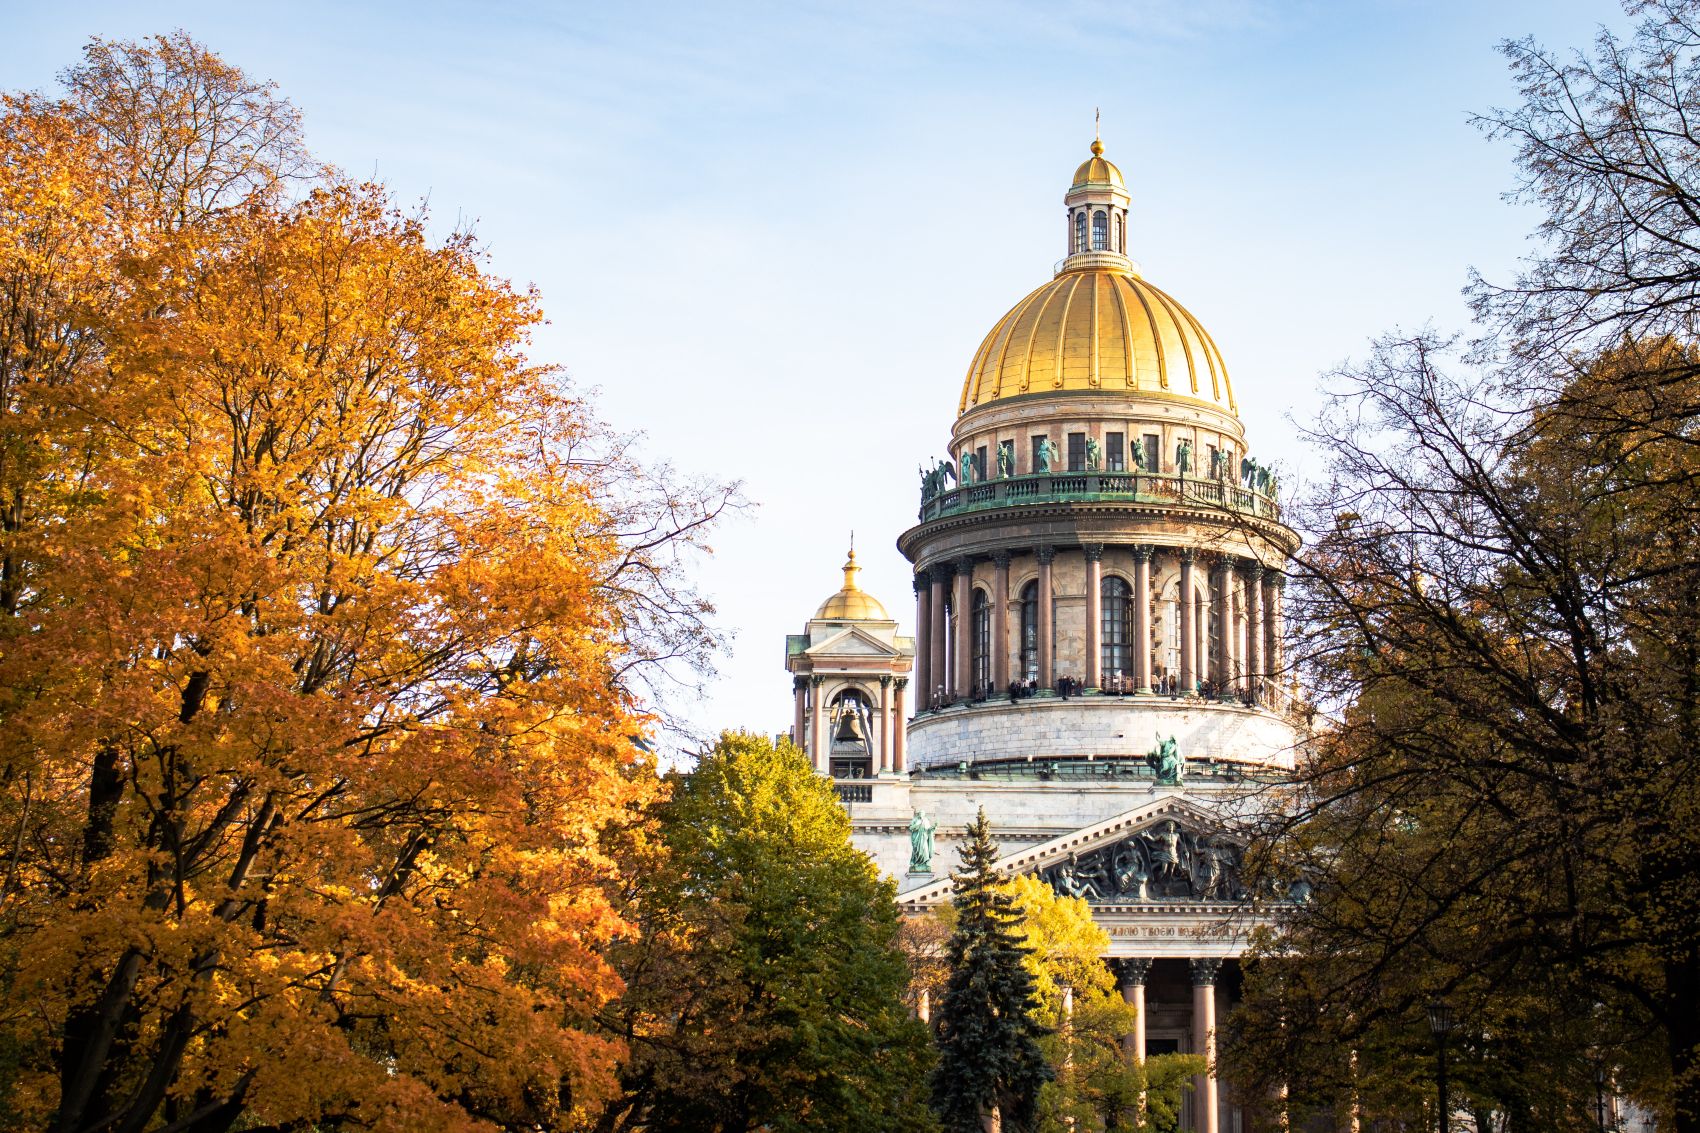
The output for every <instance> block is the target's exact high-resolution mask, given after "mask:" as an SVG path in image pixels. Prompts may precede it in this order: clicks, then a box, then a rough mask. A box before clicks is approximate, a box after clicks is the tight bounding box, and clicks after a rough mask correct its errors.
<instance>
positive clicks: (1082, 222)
mask: <svg viewBox="0 0 1700 1133" xmlns="http://www.w3.org/2000/svg"><path fill="white" fill-rule="evenodd" d="M1074 250H1075V251H1077V252H1084V251H1085V250H1086V210H1085V209H1081V210H1080V211H1079V212H1077V213H1075V214H1074Z"/></svg>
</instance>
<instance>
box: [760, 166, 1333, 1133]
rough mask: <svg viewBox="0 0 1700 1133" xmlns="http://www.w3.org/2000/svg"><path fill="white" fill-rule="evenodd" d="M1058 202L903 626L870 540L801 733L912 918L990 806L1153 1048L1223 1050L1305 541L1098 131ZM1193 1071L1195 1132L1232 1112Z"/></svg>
mask: <svg viewBox="0 0 1700 1133" xmlns="http://www.w3.org/2000/svg"><path fill="white" fill-rule="evenodd" d="M1064 205H1065V226H1066V227H1065V239H1066V249H1067V255H1066V256H1065V257H1064V258H1063V259H1062V260H1061V261H1059V262H1058V263H1057V264H1056V265H1055V268H1054V272H1053V278H1052V279H1051V280H1050V281H1048V282H1046V283H1045V284H1043V285H1042V286H1040V287H1038V288H1037V289H1036V290H1034V291H1033V292H1032V293H1030V294H1029V295H1027V296H1026V297H1024V298H1022V299H1021V300H1020V301H1019V302H1017V303H1016V304H1015V305H1014V306H1013V307H1012V308H1011V309H1010V310H1009V312H1008V313H1007V314H1005V315H1004V316H1003V317H1002V318H1001V319H999V320H998V321H997V322H996V323H995V324H994V325H993V327H992V329H991V331H990V332H989V333H988V334H987V335H986V337H985V339H984V341H983V342H982V343H981V344H980V348H979V350H978V351H977V352H976V353H975V355H974V357H973V359H972V361H971V362H970V364H969V367H968V373H967V377H966V379H965V380H964V382H963V387H962V395H961V399H960V402H959V404H958V411H957V416H956V419H955V421H954V422H953V423H952V425H951V429H950V447H949V452H950V453H951V459H950V460H948V461H941V462H939V463H938V464H937V465H935V466H934V467H932V468H930V469H923V473H922V485H921V500H920V508H919V512H918V513H917V515H916V520H915V523H914V524H913V526H911V527H909V528H908V529H907V530H906V531H904V532H903V533H902V534H901V535H900V536H899V537H898V547H899V549H900V550H901V551H902V552H903V554H904V556H905V557H906V558H907V559H908V560H909V561H910V562H911V563H912V564H913V565H914V598H915V623H914V624H915V634H914V636H913V637H906V636H900V635H899V634H898V624H897V622H896V620H895V619H893V618H891V617H890V616H889V615H888V613H887V610H886V608H885V607H884V606H883V605H882V604H881V603H880V602H879V601H877V600H876V599H874V598H873V597H872V596H871V595H869V594H867V593H866V592H864V591H863V590H861V588H860V586H859V584H858V582H857V577H856V575H857V567H856V563H855V556H854V553H853V552H852V554H851V557H850V560H849V561H848V562H847V563H846V564H845V567H844V585H843V587H842V588H841V589H840V590H839V591H838V592H837V593H835V594H833V595H832V596H831V597H829V598H828V599H827V600H826V601H825V602H824V603H822V605H821V607H820V608H819V609H818V610H817V611H816V614H815V617H814V618H812V619H810V620H809V622H808V624H807V626H806V628H805V631H804V632H803V633H802V634H798V635H793V636H791V637H790V638H789V639H788V641H787V653H786V663H787V668H788V669H789V670H790V671H791V673H792V675H793V695H794V704H793V719H792V737H793V738H794V739H795V741H796V742H797V743H798V744H799V746H801V747H802V748H803V749H804V750H805V751H806V752H807V753H809V755H810V756H811V758H812V759H813V762H814V766H815V769H816V770H817V772H819V773H820V774H822V775H829V776H831V777H832V779H833V780H834V782H835V784H836V785H837V788H838V791H839V795H840V798H841V799H842V800H843V801H844V804H845V806H846V807H847V808H848V810H849V812H850V816H851V822H852V828H853V838H854V840H855V842H856V844H857V845H858V846H859V847H860V848H862V849H864V850H865V851H866V852H867V853H869V854H870V855H871V856H872V857H873V858H874V860H875V861H876V862H877V863H878V864H879V866H880V868H881V869H882V870H883V871H885V872H886V873H887V874H889V875H890V876H892V877H893V878H895V879H896V880H897V883H898V887H899V901H900V903H901V904H902V905H903V907H904V908H905V909H906V910H907V911H921V910H924V909H926V908H929V907H932V906H934V905H937V904H940V903H942V902H945V901H948V900H949V897H950V880H949V870H950V869H951V868H952V866H953V864H954V863H955V860H956V855H955V852H954V851H955V847H956V844H957V843H958V841H959V839H960V837H961V832H962V830H963V828H964V827H965V826H966V825H967V824H968V823H969V822H970V821H972V820H973V818H974V816H975V814H976V812H977V811H979V810H981V809H982V808H983V809H984V810H985V812H986V815H987V817H988V818H989V820H990V822H991V825H992V827H993V832H994V837H995V838H996V839H997V841H998V843H999V845H1000V847H1001V849H1002V852H1003V858H1002V861H1001V863H1000V868H1001V869H1002V870H1003V871H1004V872H1005V873H1008V874H1017V873H1026V874H1034V875H1037V876H1039V877H1041V878H1043V879H1044V880H1045V881H1047V882H1048V883H1049V884H1051V885H1052V886H1053V887H1055V888H1056V889H1057V890H1058V891H1059V892H1062V893H1067V894H1070V895H1074V896H1079V897H1082V898H1084V899H1085V900H1086V901H1088V902H1089V903H1090V904H1091V907H1092V909H1093V914H1094V917H1095V918H1096V919H1097V921H1098V922H1099V923H1100V924H1101V925H1102V926H1103V927H1104V928H1105V930H1106V931H1107V932H1108V934H1109V937H1110V940H1111V945H1110V957H1109V958H1110V960H1111V961H1112V964H1113V966H1114V968H1115V970H1116V972H1117V974H1118V978H1119V979H1120V981H1121V983H1122V989H1123V994H1124V995H1125V996H1126V997H1127V998H1128V999H1129V1000H1130V1001H1132V1002H1133V1003H1134V1004H1135V1006H1136V1007H1138V1008H1139V1023H1138V1027H1139V1030H1138V1032H1137V1033H1136V1034H1135V1035H1134V1036H1133V1037H1132V1041H1131V1049H1132V1050H1133V1051H1134V1052H1135V1054H1136V1056H1139V1057H1143V1056H1144V1055H1145V1054H1146V1053H1163V1052H1170V1051H1180V1052H1194V1053H1202V1054H1205V1055H1207V1056H1211V1060H1212V1064H1213V1061H1214V1060H1213V1055H1214V1041H1215V1040H1214V1036H1215V1031H1216V1026H1217V1023H1218V1021H1219V1019H1220V1018H1221V1016H1222V1014H1223V1013H1224V1012H1225V1011H1226V1009H1227V1007H1228V1006H1229V1004H1230V1003H1231V1001H1232V999H1233V998H1234V996H1235V995H1236V994H1237V988H1238V983H1239V966H1238V958H1239V956H1240V954H1241V953H1242V952H1243V951H1244V949H1245V948H1246V946H1247V941H1248V935H1249V932H1250V929H1251V928H1252V927H1253V923H1254V922H1253V921H1252V920H1251V918H1250V916H1249V915H1248V914H1247V913H1246V911H1245V910H1246V908H1247V905H1246V902H1245V900H1244V898H1245V896H1246V894H1245V892H1244V888H1243V885H1242V883H1241V877H1240V855H1241V848H1242V845H1243V843H1242V842H1241V841H1240V840H1239V837H1238V836H1237V834H1236V830H1237V829H1238V828H1239V827H1240V825H1241V821H1242V820H1243V819H1244V817H1246V813H1247V810H1248V808H1252V807H1256V806H1259V805H1263V804H1262V803H1261V802H1260V798H1261V797H1262V796H1263V795H1264V794H1265V793H1266V792H1265V790H1264V788H1266V787H1268V786H1269V785H1271V784H1278V783H1279V782H1280V781H1281V780H1282V779H1283V778H1284V777H1285V775H1286V774H1287V773H1288V772H1290V771H1291V769H1292V767H1293V765H1294V757H1295V753H1296V750H1297V748H1298V745H1299V744H1300V743H1301V742H1302V736H1303V731H1302V726H1301V721H1300V718H1299V715H1298V713H1297V711H1296V708H1295V706H1294V705H1293V704H1292V702H1291V701H1290V699H1289V696H1288V694H1287V693H1286V692H1285V691H1284V690H1283V688H1282V685H1281V682H1280V681H1279V679H1278V677H1279V675H1280V674H1281V672H1282V669H1283V666H1282V645H1281V642H1282V626H1281V603H1282V589H1283V578H1284V575H1283V566H1284V564H1285V563H1286V561H1287V559H1288V556H1289V555H1290V554H1291V553H1292V552H1293V551H1294V550H1295V549H1296V548H1297V545H1298V539H1297V536H1296V535H1295V534H1294V532H1293V531H1292V530H1291V529H1289V528H1288V527H1287V526H1285V525H1284V524H1283V523H1282V520H1281V511H1280V507H1279V504H1278V502H1277V491H1276V484H1275V482H1274V479H1273V477H1272V475H1271V474H1270V473H1269V471H1268V470H1267V469H1266V468H1264V467H1262V466H1260V465H1259V463H1258V462H1257V460H1256V459H1255V457H1254V455H1253V451H1254V450H1253V449H1252V447H1251V445H1250V443H1249V441H1248V438H1247V434H1246V431H1245V427H1244V425H1243V423H1242V422H1241V420H1240V417H1239V408H1238V404H1237V402H1236V400H1235V397H1234V389H1233V385H1232V382H1231V380H1230V377H1229V372H1228V366H1227V363H1226V362H1225V360H1224V359H1223V357H1222V354H1221V352H1220V351H1219V350H1218V349H1217V348H1216V344H1215V343H1214V342H1213V341H1212V339H1211V337H1210V335H1209V333H1208V332H1207V331H1205V329H1204V327H1203V326H1202V325H1201V324H1200V323H1199V321H1198V320H1197V319H1196V318H1194V317H1193V315H1192V314H1191V313H1190V312H1188V311H1187V309H1186V308H1185V307H1183V306H1182V305H1181V304H1180V303H1179V302H1177V301H1176V300H1175V299H1174V298H1173V297H1171V296H1170V295H1169V294H1168V293H1166V292H1164V291H1162V290H1161V289H1159V288H1158V287H1156V286H1155V285H1153V284H1151V283H1150V282H1148V281H1146V280H1145V278H1144V277H1143V275H1142V274H1141V272H1140V269H1139V267H1138V265H1137V264H1135V263H1134V262H1133V261H1132V260H1131V259H1130V258H1129V257H1128V254H1127V245H1128V237H1129V223H1128V205H1129V195H1128V192H1127V189H1126V186H1125V184H1124V183H1123V180H1122V176H1121V173H1120V171H1119V170H1118V169H1117V168H1116V167H1115V166H1114V165H1113V164H1111V163H1110V162H1109V161H1107V160H1105V159H1104V157H1103V146H1102V145H1101V143H1099V142H1096V141H1094V142H1093V145H1092V156H1091V157H1090V158H1089V159H1088V160H1087V161H1085V162H1084V163H1082V164H1081V166H1080V167H1079V169H1077V170H1076V171H1075V175H1074V178H1073V181H1072V183H1071V184H1070V186H1069V188H1068V191H1067V193H1066V195H1065V196H1064ZM1293 896H1295V897H1302V894H1293ZM1198 1087H1199V1088H1198V1089H1197V1090H1195V1092H1194V1097H1193V1099H1192V1100H1191V1102H1190V1103H1189V1104H1190V1109H1191V1112H1190V1113H1189V1114H1188V1115H1187V1118H1188V1125H1189V1126H1190V1127H1191V1128H1193V1129H1196V1130H1199V1131H1201V1133H1222V1131H1224V1130H1226V1131H1229V1133H1232V1131H1234V1130H1237V1129H1238V1127H1239V1124H1240V1121H1239V1111H1238V1107H1237V1106H1235V1105H1234V1102H1233V1099H1232V1098H1231V1097H1227V1096H1225V1093H1224V1091H1223V1090H1222V1089H1220V1087H1219V1086H1218V1083H1217V1082H1216V1080H1215V1076H1214V1073H1212V1074H1210V1075H1209V1076H1207V1077H1206V1078H1205V1079H1204V1080H1202V1081H1200V1082H1199V1083H1198Z"/></svg>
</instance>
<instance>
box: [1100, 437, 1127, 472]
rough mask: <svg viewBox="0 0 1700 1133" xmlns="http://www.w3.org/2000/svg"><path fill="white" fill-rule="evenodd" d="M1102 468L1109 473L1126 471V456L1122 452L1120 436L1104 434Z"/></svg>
mask: <svg viewBox="0 0 1700 1133" xmlns="http://www.w3.org/2000/svg"><path fill="white" fill-rule="evenodd" d="M1104 467H1105V468H1106V469H1107V470H1108V471H1110V472H1125V471H1126V470H1127V454H1126V453H1124V452H1123V451H1122V434H1121V433H1105V434H1104Z"/></svg>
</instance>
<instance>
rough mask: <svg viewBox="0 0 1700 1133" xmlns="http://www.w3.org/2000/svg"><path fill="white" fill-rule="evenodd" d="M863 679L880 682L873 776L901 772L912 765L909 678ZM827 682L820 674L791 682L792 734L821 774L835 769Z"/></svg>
mask: <svg viewBox="0 0 1700 1133" xmlns="http://www.w3.org/2000/svg"><path fill="white" fill-rule="evenodd" d="M864 679H866V680H867V681H868V682H869V683H872V682H873V681H874V680H876V679H877V680H878V682H879V697H878V700H877V701H876V703H875V704H874V706H873V718H874V722H875V728H874V732H875V735H874V736H873V739H872V746H873V771H874V774H876V775H883V774H887V773H889V772H897V773H901V772H902V771H903V770H904V769H905V768H907V767H908V766H909V736H908V731H907V729H906V728H905V726H904V721H905V720H906V719H907V717H908V705H907V704H906V700H907V698H908V691H907V690H908V687H909V678H908V677H894V676H892V675H891V674H889V673H882V674H880V675H879V676H878V677H877V678H874V677H867V678H864ZM826 680H827V678H826V676H825V675H823V674H819V673H817V674H814V675H812V676H800V677H794V678H792V681H791V694H792V697H793V699H794V701H795V705H794V711H793V715H792V730H791V735H792V736H793V737H795V739H796V743H797V746H798V747H800V748H802V749H803V754H805V755H807V756H808V757H809V762H810V763H812V764H813V765H814V769H815V770H816V771H817V772H819V773H820V774H822V775H825V774H827V773H828V772H830V771H831V770H832V737H831V735H830V734H829V732H828V728H827V725H828V724H829V723H830V721H829V720H828V716H829V715H830V713H831V708H832V706H831V705H830V704H827V703H824V698H823V696H822V689H823V687H824V686H825V684H826ZM852 687H858V690H859V691H864V693H865V690H861V689H859V686H854V685H853V686H852Z"/></svg>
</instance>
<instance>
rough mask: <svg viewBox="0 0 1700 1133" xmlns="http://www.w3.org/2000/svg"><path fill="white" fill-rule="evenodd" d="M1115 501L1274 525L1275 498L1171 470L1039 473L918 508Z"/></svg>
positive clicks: (946, 495)
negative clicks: (1237, 516) (1245, 517)
mask: <svg viewBox="0 0 1700 1133" xmlns="http://www.w3.org/2000/svg"><path fill="white" fill-rule="evenodd" d="M1106 501H1108V502H1118V503H1137V504H1157V505H1160V506H1161V505H1167V506H1170V507H1199V508H1214V509H1220V510H1223V511H1231V512H1234V513H1236V514H1240V515H1249V516H1255V517H1256V518H1258V519H1269V520H1274V521H1275V522H1277V523H1279V522H1280V520H1281V505H1280V504H1278V503H1276V502H1275V500H1274V499H1272V498H1270V497H1269V496H1266V495H1264V494H1262V493H1261V492H1255V491H1252V490H1251V489H1250V488H1242V487H1240V486H1239V485H1238V484H1236V483H1232V482H1229V481H1226V480H1210V479H1203V478H1199V477H1195V476H1182V475H1179V474H1177V473H1173V472H1038V473H1033V474H1030V475H1027V476H1010V477H1006V478H1004V479H1000V480H987V481H985V482H983V483H979V484H968V485H965V486H962V487H957V488H952V489H951V490H950V491H948V492H940V493H939V494H938V495H936V496H933V497H932V498H930V499H927V500H924V501H923V502H922V504H921V512H920V519H921V522H923V523H925V522H926V521H927V520H929V519H939V518H941V517H943V516H947V515H958V514H961V513H963V512H969V511H980V510H984V509H990V508H1000V507H1020V506H1024V505H1028V504H1049V503H1097V502H1106Z"/></svg>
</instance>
